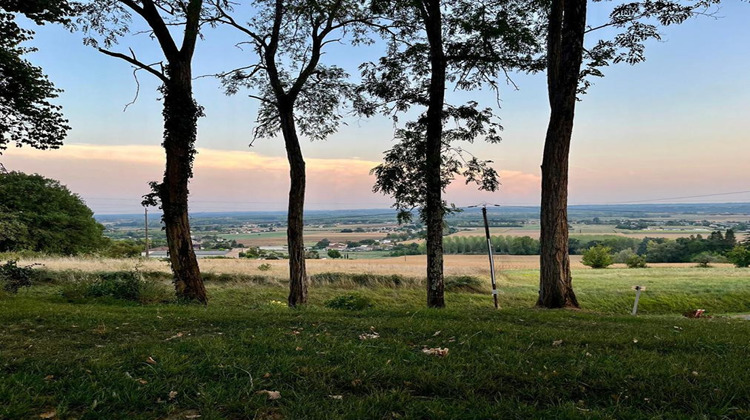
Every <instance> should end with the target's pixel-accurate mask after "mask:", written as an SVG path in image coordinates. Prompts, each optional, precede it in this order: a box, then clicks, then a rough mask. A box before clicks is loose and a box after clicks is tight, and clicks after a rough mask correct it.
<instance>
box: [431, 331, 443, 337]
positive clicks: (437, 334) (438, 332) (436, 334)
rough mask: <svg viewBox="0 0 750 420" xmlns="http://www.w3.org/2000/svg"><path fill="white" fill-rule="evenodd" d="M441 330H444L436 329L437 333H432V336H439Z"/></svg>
mask: <svg viewBox="0 0 750 420" xmlns="http://www.w3.org/2000/svg"><path fill="white" fill-rule="evenodd" d="M441 332H442V331H435V334H432V336H433V337H437V336H439V335H440V333H441Z"/></svg>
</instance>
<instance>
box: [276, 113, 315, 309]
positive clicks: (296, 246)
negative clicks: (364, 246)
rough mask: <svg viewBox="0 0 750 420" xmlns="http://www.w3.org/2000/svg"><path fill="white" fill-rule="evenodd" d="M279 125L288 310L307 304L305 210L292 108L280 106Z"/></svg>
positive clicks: (301, 162) (302, 164) (301, 163)
mask: <svg viewBox="0 0 750 420" xmlns="http://www.w3.org/2000/svg"><path fill="white" fill-rule="evenodd" d="M279 122H280V124H281V132H282V134H283V135H284V143H285V145H286V155H287V160H288V161H289V179H290V187H289V209H288V213H287V246H288V249H289V299H288V304H289V306H291V307H295V306H297V305H301V304H305V303H307V284H308V279H307V267H306V265H305V242H304V236H303V229H304V226H305V224H304V220H303V215H304V209H305V183H306V180H305V177H306V175H305V159H304V157H303V156H302V149H301V148H300V144H299V138H298V137H297V128H296V126H295V124H294V111H293V107H292V105H291V104H281V103H280V104H279Z"/></svg>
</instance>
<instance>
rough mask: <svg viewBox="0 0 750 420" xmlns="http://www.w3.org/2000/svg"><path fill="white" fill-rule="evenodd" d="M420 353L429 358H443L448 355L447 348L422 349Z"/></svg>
mask: <svg viewBox="0 0 750 420" xmlns="http://www.w3.org/2000/svg"><path fill="white" fill-rule="evenodd" d="M422 353H424V354H429V355H431V356H439V357H445V356H447V355H448V348H440V347H435V348H432V349H428V348H423V349H422Z"/></svg>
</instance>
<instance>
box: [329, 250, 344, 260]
mask: <svg viewBox="0 0 750 420" xmlns="http://www.w3.org/2000/svg"><path fill="white" fill-rule="evenodd" d="M328 256H329V257H331V258H334V259H336V258H341V252H339V251H338V250H336V249H329V250H328Z"/></svg>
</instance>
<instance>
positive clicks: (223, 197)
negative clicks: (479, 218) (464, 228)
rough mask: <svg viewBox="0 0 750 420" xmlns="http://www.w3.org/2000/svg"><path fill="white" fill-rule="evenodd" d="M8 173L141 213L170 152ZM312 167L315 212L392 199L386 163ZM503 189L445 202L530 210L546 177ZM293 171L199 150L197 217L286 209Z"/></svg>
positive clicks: (32, 155)
mask: <svg viewBox="0 0 750 420" xmlns="http://www.w3.org/2000/svg"><path fill="white" fill-rule="evenodd" d="M2 159H3V162H4V163H5V165H6V167H7V168H8V169H9V170H20V171H23V172H36V173H39V174H42V175H44V176H47V177H50V178H54V179H59V180H60V181H61V182H62V183H63V184H65V185H67V186H68V187H69V188H70V189H71V190H72V191H74V192H77V193H79V194H80V195H81V196H82V197H83V198H84V199H85V200H86V202H87V203H88V204H89V206H91V207H92V209H94V211H96V212H107V213H121V212H136V211H139V210H140V207H139V206H140V200H141V196H142V195H144V194H146V193H148V192H149V191H148V182H149V181H153V180H160V179H161V177H162V174H163V172H164V152H163V150H162V148H161V147H159V146H136V145H114V146H105V145H91V144H67V145H65V146H64V147H63V148H61V149H59V150H47V151H40V150H34V149H31V148H20V149H11V150H8V151H7V152H6V153H5V154H4V155H3V156H2ZM306 161H307V165H306V167H307V194H306V207H307V208H308V209H349V208H385V207H388V206H390V205H391V204H392V203H393V200H392V199H391V198H390V197H387V196H384V195H382V194H376V193H373V192H372V186H373V184H374V182H375V178H374V176H372V175H370V170H371V169H372V168H373V167H375V166H376V165H378V164H379V163H380V162H375V161H368V160H362V159H355V158H352V159H320V158H309V159H306ZM500 177H501V182H502V186H501V190H500V192H496V193H487V192H479V191H477V189H476V186H475V185H473V184H470V185H465V184H464V182H463V181H462V180H461V179H457V180H456V181H455V182H454V183H453V184H452V185H451V186H450V187H449V188H448V191H447V194H446V200H448V201H449V202H453V203H456V204H457V205H469V204H475V203H477V202H481V201H487V202H499V203H501V204H503V203H507V204H512V203H527V202H534V201H538V190H539V182H540V181H539V176H538V175H536V174H530V173H525V172H522V171H514V170H507V171H506V170H502V171H500ZM288 191H289V166H288V163H287V160H286V157H283V156H266V155H261V154H259V153H256V152H253V151H231V150H215V149H207V148H199V149H198V155H197V156H196V159H195V167H194V178H193V179H192V180H191V182H190V193H191V195H190V206H191V210H194V211H250V210H283V209H286V206H287V199H288Z"/></svg>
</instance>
